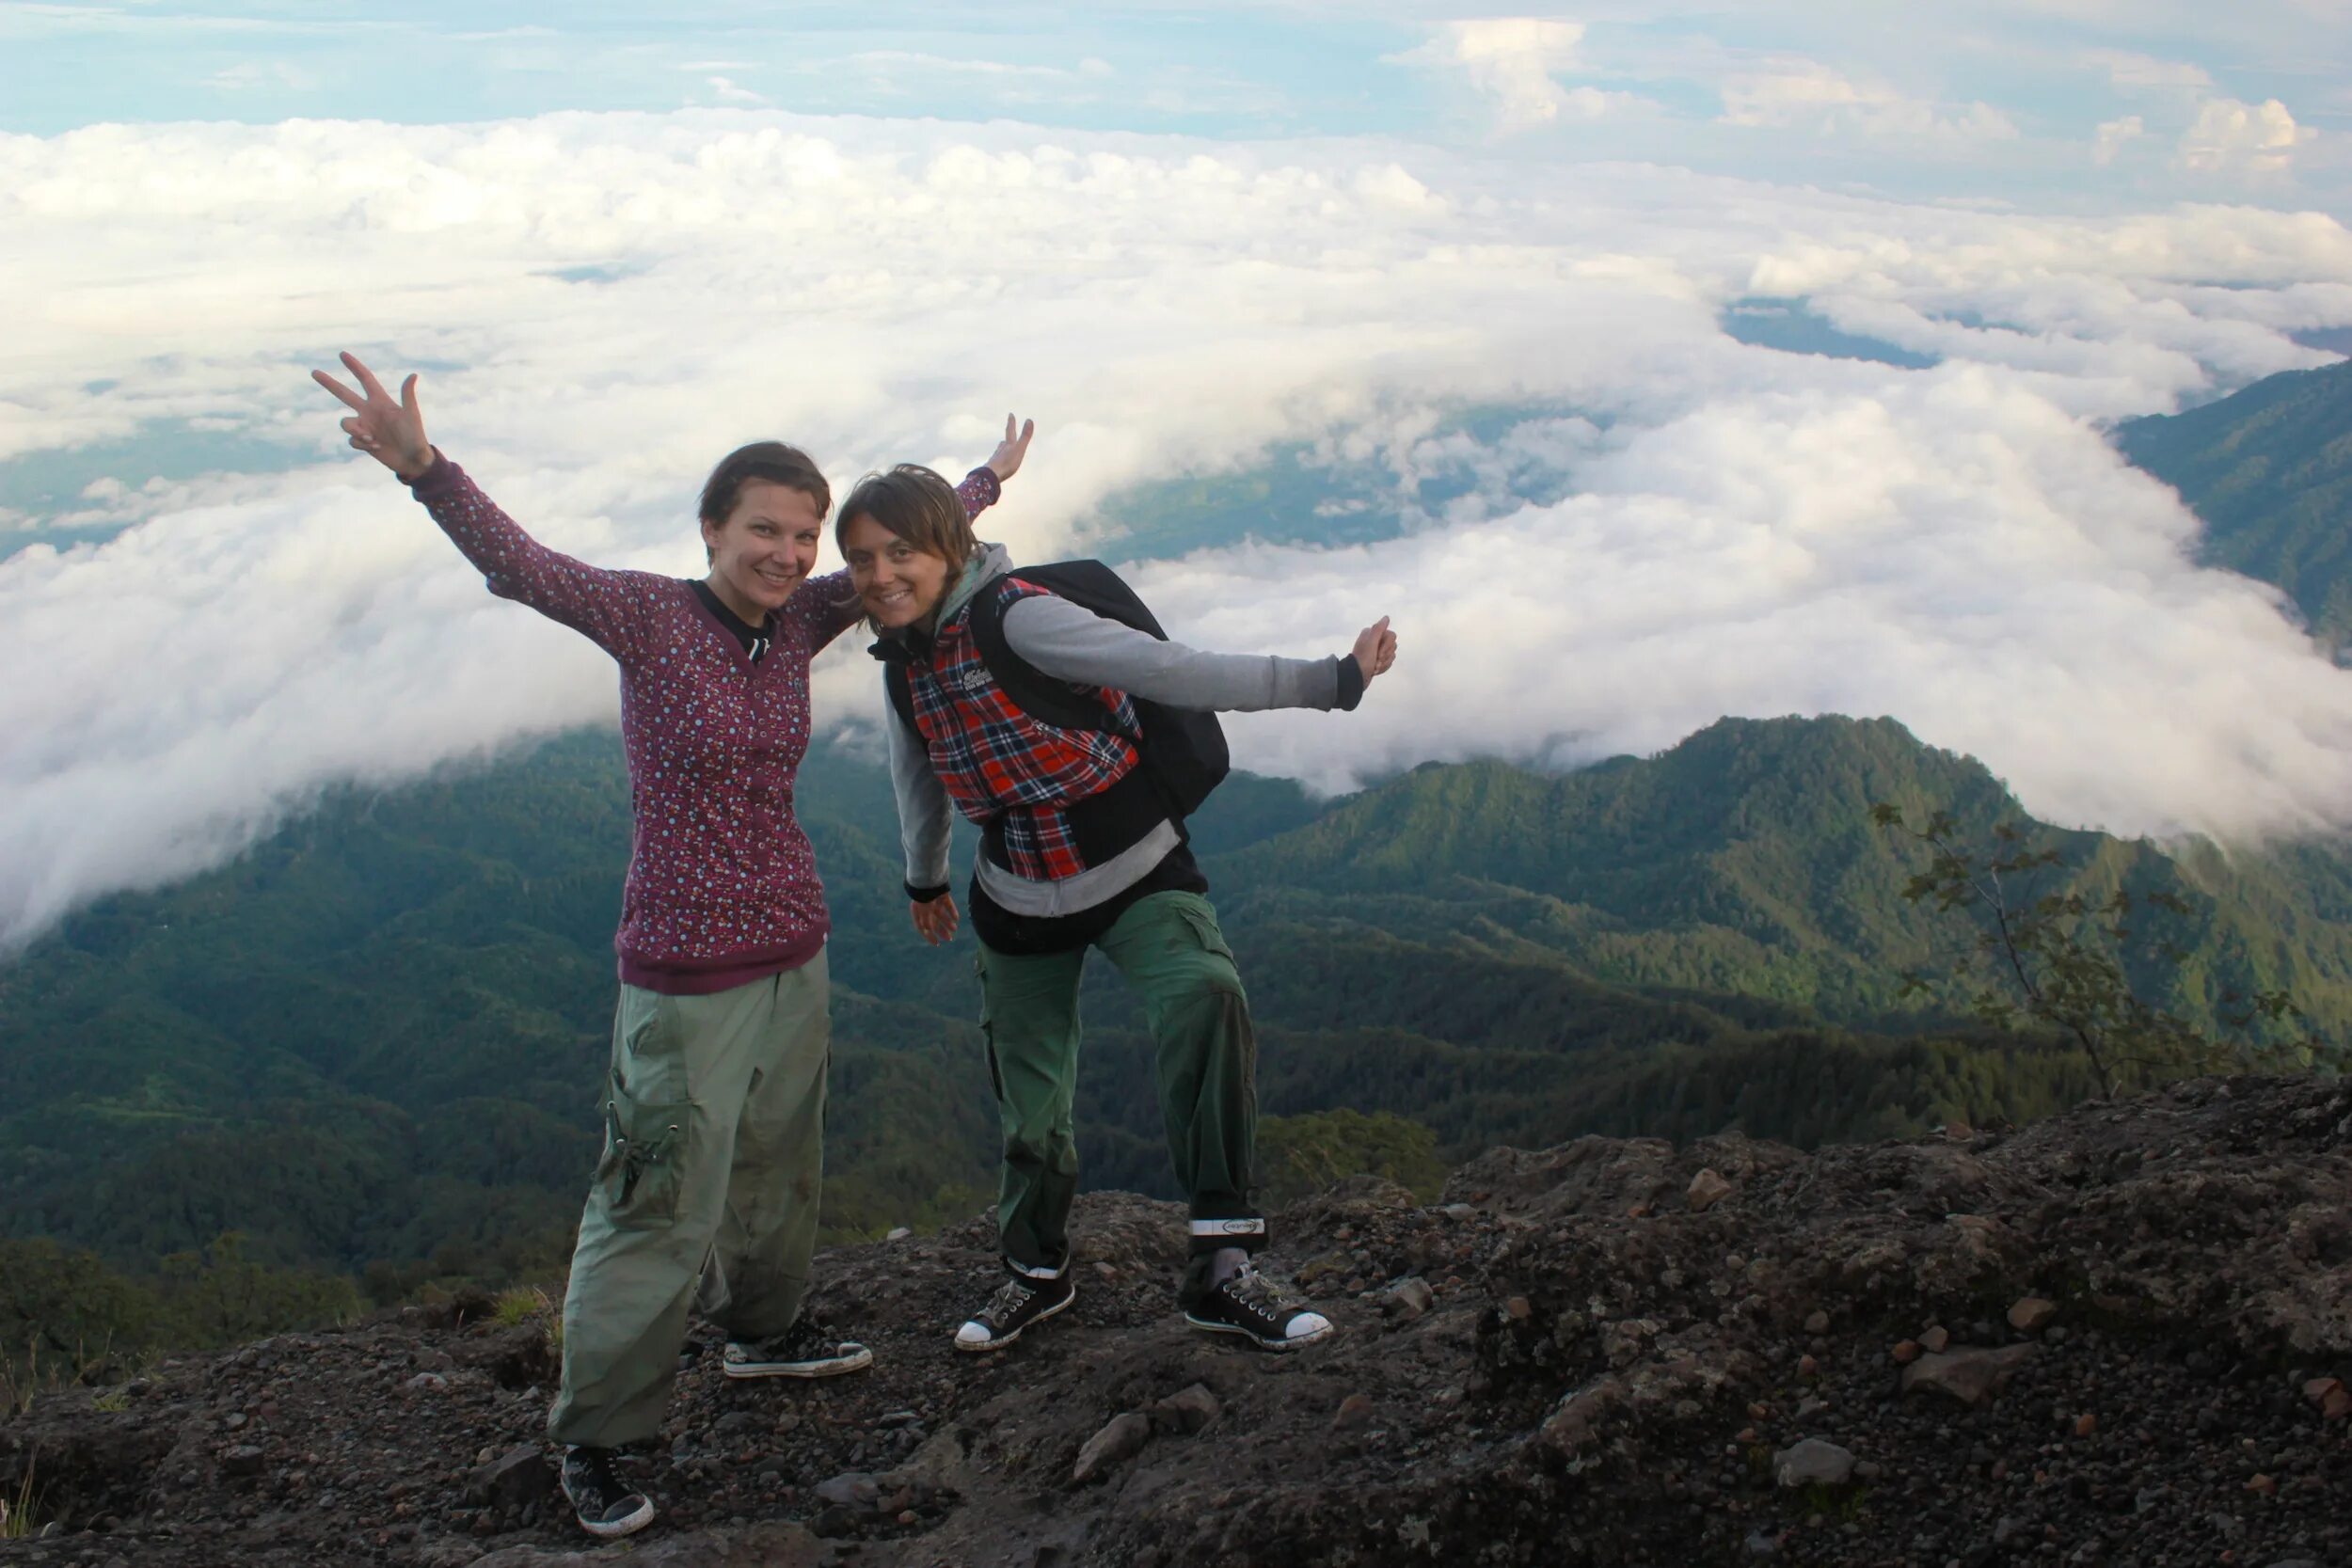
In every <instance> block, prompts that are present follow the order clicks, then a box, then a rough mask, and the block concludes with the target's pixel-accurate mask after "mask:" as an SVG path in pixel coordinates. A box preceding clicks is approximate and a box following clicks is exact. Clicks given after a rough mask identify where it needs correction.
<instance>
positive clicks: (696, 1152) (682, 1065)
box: [548, 950, 832, 1449]
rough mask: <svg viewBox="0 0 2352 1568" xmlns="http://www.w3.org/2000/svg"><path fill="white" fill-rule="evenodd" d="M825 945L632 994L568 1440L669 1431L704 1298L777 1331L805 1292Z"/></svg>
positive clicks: (569, 1309)
mask: <svg viewBox="0 0 2352 1568" xmlns="http://www.w3.org/2000/svg"><path fill="white" fill-rule="evenodd" d="M827 997H828V983H827V972H826V965H825V955H824V953H823V952H822V951H821V950H820V951H819V952H818V955H817V956H816V957H815V958H811V959H810V960H809V961H808V962H807V963H805V964H803V965H802V966H801V967H800V968H798V969H788V970H786V971H784V972H783V973H782V974H771V975H769V976H768V977H766V978H765V979H760V980H755V981H753V982H752V983H750V984H749V985H743V986H738V987H736V988H735V989H733V990H723V991H719V992H716V993H714V994H712V995H709V996H663V995H660V993H658V992H655V991H649V990H640V989H639V988H637V987H635V986H628V985H624V986H623V987H622V988H621V1000H620V1006H618V1008H617V1009H615V1011H614V1013H613V1019H612V1069H611V1070H610V1071H609V1072H608V1073H607V1074H606V1077H605V1089H604V1158H603V1159H602V1160H601V1161H600V1162H599V1163H598V1164H597V1166H596V1181H595V1183H594V1185H592V1186H591V1187H590V1188H589V1190H588V1205H587V1208H586V1210H585V1211H584V1212H582V1213H581V1214H580V1243H579V1245H578V1246H577V1247H576V1248H575V1249H574V1250H573V1253H572V1279H571V1288H570V1290H569V1291H567V1292H566V1293H565V1294H564V1384H563V1387H562V1389H561V1390H560V1391H559V1392H558V1393H557V1395H556V1399H555V1406H554V1408H553V1409H552V1410H550V1411H549V1412H548V1434H549V1435H550V1436H552V1437H554V1438H555V1439H556V1441H558V1442H561V1443H580V1444H584V1445H587V1446H589V1447H593V1448H607V1449H609V1448H618V1447H620V1446H621V1445H623V1444H625V1443H633V1442H638V1441H642V1440H644V1439H646V1438H650V1437H653V1436H656V1435H657V1434H659V1433H660V1430H661V1418H662V1415H663V1412H664V1410H665V1409H666V1408H667V1406H668V1404H669V1400H670V1387H671V1385H672V1384H673V1383H674V1382H675V1379H676V1376H677V1357H678V1347H679V1346H680V1345H681V1344H683V1343H684V1342H685V1338H686V1315H687V1312H688V1310H689V1309H690V1308H691V1307H695V1306H697V1305H699V1306H700V1307H701V1308H702V1310H703V1313H704V1315H705V1316H707V1317H708V1318H709V1319H710V1320H711V1321H712V1322H713V1323H717V1324H718V1325H719V1326H720V1327H721V1328H723V1329H724V1330H725V1331H726V1333H727V1335H728V1336H729V1338H740V1339H758V1338H767V1337H768V1336H770V1335H774V1334H781V1333H783V1332H784V1331H785V1330H786V1329H787V1328H789V1327H791V1326H792V1323H793V1320H794V1319H795V1318H797V1317H798V1316H799V1315H800V1310H801V1303H802V1301H803V1298H804V1297H805V1296H806V1295H807V1293H808V1264H809V1255H810V1253H811V1252H812V1251H813V1250H814V1248H815V1246H816V1243H817V1206H818V1197H819V1195H820V1184H821V1181H822V1177H823V1170H824V1136H825V1064H826V1060H827V1057H828V1055H829V1054H830V1052H831V1049H832V1022H831V1019H830V1016H829V1015H828V1012H827V1009H826V1004H827Z"/></svg>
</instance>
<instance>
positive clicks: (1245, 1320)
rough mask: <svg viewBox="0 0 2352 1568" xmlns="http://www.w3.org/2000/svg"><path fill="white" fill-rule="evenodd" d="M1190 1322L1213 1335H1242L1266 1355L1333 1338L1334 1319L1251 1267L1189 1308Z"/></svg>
mask: <svg viewBox="0 0 2352 1568" xmlns="http://www.w3.org/2000/svg"><path fill="white" fill-rule="evenodd" d="M1184 1322H1186V1323H1190V1324H1192V1326H1193V1327H1195V1328H1199V1329H1205V1330H1207V1331H1208V1332H1209V1333H1211V1334H1238V1335H1240V1336H1241V1337H1242V1338H1245V1339H1248V1340H1249V1341H1250V1342H1251V1343H1252V1344H1255V1345H1257V1346H1258V1347H1259V1348H1260V1349H1262V1350H1296V1349H1298V1348H1299V1347H1300V1346H1302V1345H1311V1344H1314V1343H1316V1342H1317V1341H1319V1340H1323V1339H1328V1338H1330V1337H1331V1333H1332V1329H1331V1320H1330V1319H1328V1318H1327V1317H1325V1316H1324V1315H1323V1314H1322V1313H1320V1312H1317V1311H1315V1310H1313V1309H1312V1308H1311V1307H1308V1305H1307V1299H1306V1298H1305V1297H1304V1296H1302V1295H1300V1294H1299V1293H1298V1292H1297V1291H1294V1290H1292V1289H1291V1288H1290V1287H1289V1286H1287V1285H1284V1284H1281V1283H1279V1282H1278V1281H1276V1280H1272V1279H1269V1278H1267V1277H1266V1276H1265V1275H1262V1274H1260V1273H1259V1272H1258V1271H1257V1270H1256V1269H1254V1268H1251V1267H1250V1266H1249V1265H1248V1264H1247V1263H1245V1264H1243V1265H1242V1269H1241V1272H1240V1273H1239V1274H1237V1275H1233V1276H1232V1278H1230V1279H1228V1280H1226V1281H1225V1282H1224V1283H1223V1284H1222V1285H1219V1286H1217V1287H1216V1288H1215V1289H1214V1290H1211V1291H1208V1292H1206V1293H1205V1294H1203V1295H1202V1296H1201V1297H1200V1300H1199V1301H1196V1302H1194V1303H1193V1304H1192V1305H1191V1306H1189V1307H1185V1308H1184Z"/></svg>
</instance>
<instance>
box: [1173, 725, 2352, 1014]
mask: <svg viewBox="0 0 2352 1568" xmlns="http://www.w3.org/2000/svg"><path fill="white" fill-rule="evenodd" d="M1877 800H1890V801H1893V802H1895V803H1897V804H1899V805H1900V806H1903V807H1904V808H1905V809H1906V810H1907V811H1909V812H1910V813H1911V814H1912V815H1913V816H1915V818H1924V816H1926V815H1927V814H1928V812H1929V811H1931V810H1932V809H1942V810H1946V811H1948V812H1950V813H1951V814H1952V815H1953V816H1955V817H1956V818H1957V819H1958V821H1959V822H1960V824H1961V828H1962V831H1963V833H1968V834H1974V835H1976V836H1978V837H1979V838H1981V837H1983V836H1984V835H1986V834H1988V833H1989V832H1990V831H1991V830H1992V828H1993V827H1994V824H1995V823H1997V822H2001V821H2022V820H2025V814H2024V813H2023V812H2022V811H2020V810H2019V808H2018V807H2017V805H2016V803H2015V802H2014V801H2013V800H2011V799H2010V797H2009V795H2008V793H2007V792H2006V791H2005V790H2004V789H2003V788H2002V787H2001V785H2000V784H1999V782H1998V781H1997V780H1995V779H1994V777H1993V776H1992V775H1991V774H1990V773H1988V772H1986V771H1985V770H1984V768H1981V767H1980V766H1979V765H1978V764H1977V763H1975V762H1973V761H1970V760H1968V759H1966V758H1963V757H1959V756H1955V755H1953V754H1951V753H1949V752H1938V751H1935V750H1933V749H1931V748H1927V747H1923V746H1921V745H1920V744H1919V743H1918V742H1917V741H1916V740H1915V739H1914V738H1913V737H1912V736H1911V735H1910V734H1909V732H1907V731H1905V730H1904V729H1903V728H1902V727H1901V726H1900V725H1899V724H1897V723H1895V722H1894V721H1891V720H1883V719H1882V720H1867V721H1860V720H1850V719H1836V718H1829V719H1811V720H1796V719H1785V720H1773V721H1749V720H1724V721H1721V722H1718V723H1716V724H1714V725H1712V726H1710V727H1708V729H1706V730H1703V731H1701V732H1700V733H1698V734H1697V735H1695V736H1692V737H1690V738H1689V739H1688V740H1685V741H1684V742H1682V743H1681V744H1680V745H1678V746H1677V747H1675V748H1674V749H1673V750H1672V751H1669V752H1663V753H1661V755H1659V756H1657V757H1654V758H1651V759H1648V760H1647V761H1634V760H1632V759H1629V758H1626V759H1619V760H1617V761H1615V762H1613V763H1608V764H1604V765H1602V766H1600V767H1597V768H1589V769H1587V770H1585V771H1582V772H1580V773H1574V774H1569V775H1567V776H1565V777H1558V778H1553V777H1546V776H1542V775H1538V774H1534V773H1529V772H1526V771H1524V770H1521V769H1518V768H1511V767H1508V766H1507V765H1504V764H1501V763H1474V764H1470V765H1466V766H1462V767H1445V768H1437V767H1431V768H1421V769H1418V770H1416V771H1415V772H1413V773H1411V774H1409V775H1407V776H1406V777H1405V778H1403V779H1401V780H1398V781H1396V782H1395V783H1393V784H1391V785H1390V786H1388V787H1386V788H1383V789H1379V790H1375V791H1371V792H1368V793H1367V794H1365V795H1363V796H1360V797H1358V798H1356V799H1354V800H1348V801H1345V802H1343V803H1341V804H1339V805H1337V806H1336V807H1335V808H1334V809H1333V810H1332V811H1331V812H1330V813H1328V814H1327V816H1325V817H1324V818H1323V819H1322V820H1321V821H1319V822H1316V823H1314V824H1313V825H1311V826H1310V827H1308V828H1304V829H1301V830H1299V831H1297V832H1292V833H1288V834H1285V835H1282V836H1280V837H1278V838H1275V839H1273V840H1270V841H1268V842H1266V843H1264V844H1263V845H1260V846H1258V847H1255V848H1253V849H1252V850H1251V851H1250V852H1249V853H1248V855H1247V856H1240V857H1228V858H1225V859H1222V860H1218V861H1215V862H1213V863H1212V867H1211V869H1212V875H1213V876H1214V877H1216V879H1217V880H1218V881H1219V883H1220V885H1221V886H1222V887H1223V888H1224V889H1225V897H1226V904H1227V907H1228V908H1229V909H1230V910H1231V911H1232V913H1233V916H1234V920H1235V923H1236V925H1237V926H1238V927H1240V929H1242V930H1243V931H1244V932H1245V933H1248V932H1249V931H1250V930H1251V926H1252V923H1253V922H1256V921H1261V920H1263V921H1265V922H1267V923H1269V924H1272V923H1284V922H1287V923H1291V924H1294V925H1295V924H1298V923H1302V922H1303V923H1306V924H1308V925H1314V924H1316V923H1318V922H1320V923H1321V924H1323V925H1324V926H1327V927H1334V928H1336V927H1340V926H1341V925H1343V923H1345V922H1349V921H1358V922H1370V923H1373V924H1375V925H1377V926H1379V927H1382V928H1384V929H1386V930H1390V931H1403V930H1409V931H1411V932H1413V933H1414V934H1415V935H1416V937H1417V939H1418V940H1420V941H1422V942H1430V943H1436V944H1438V945H1451V946H1456V947H1460V948H1462V949H1464V950H1465V951H1470V952H1473V953H1484V952H1492V951H1497V950H1514V949H1515V950H1518V951H1522V952H1526V953H1538V954H1543V955H1547V956H1549V957H1551V958H1556V959H1557V960H1559V961H1562V962H1565V963H1566V964H1568V965H1569V966H1571V967H1572V968H1573V970H1574V971H1575V973H1577V974H1580V975H1581V976H1584V977H1585V978H1587V979H1588V980H1590V981H1593V982H1597V983H1600V984H1604V985H1609V986H1614V987H1621V988H1632V989H1634V990H1643V991H1648V992H1656V991H1658V990H1661V988H1672V989H1675V990H1684V991H1692V992H1705V993H1720V992H1737V993H1740V994H1741V995H1743V996H1746V997H1749V998H1762V999H1771V1000H1774V1001H1778V1002H1781V1003H1785V1004H1789V1005H1791V1006H1795V1007H1799V1008H1803V1009H1810V1010H1811V1012H1812V1013H1815V1014H1818V1015H1819V1016H1820V1017H1821V1018H1824V1019H1828V1020H1832V1021H1836V1022H1843V1023H1846V1024H1849V1025H1854V1026H1869V1025H1884V1024H1887V1023H1889V1022H1894V1019H1893V1016H1892V1015H1894V1014H1896V1013H1897V1012H1898V1011H1899V1010H1901V1009H1903V1008H1904V1007H1905V1006H1906V1004H1905V1003H1904V1002H1903V1001H1902V1000H1901V997H1900V992H1901V990H1902V975H1903V974H1905V973H1906V972H1908V971H1913V970H1918V969H1932V968H1935V967H1938V966H1939V965H1941V964H1943V963H1944V962H1946V961H1947V960H1948V958H1950V956H1951V953H1952V949H1953V938H1954V933H1955V930H1956V927H1954V925H1953V923H1952V922H1951V921H1950V920H1948V919H1938V918H1936V917H1935V916H1933V915H1932V914H1931V913H1929V912H1927V911H1922V910H1920V909H1918V908H1916V907H1915V906H1913V905H1912V904H1910V903H1908V902H1907V901H1905V900H1904V899H1903V898H1902V896H1901V890H1902V888H1903V885H1904V883H1905V882H1906V880H1907V879H1908V878H1909V876H1910V874H1911V871H1912V870H1913V869H1914V868H1915V864H1916V857H1915V855H1911V854H1907V853H1905V852H1904V851H1903V850H1902V849H1901V848H1900V847H1899V846H1897V845H1895V844H1894V843H1892V842H1890V841H1889V839H1888V838H1887V837H1886V835H1884V834H1883V833H1882V832H1878V831H1877V830H1875V829H1873V828H1872V827H1871V825H1870V820H1869V808H1870V805H1871V803H1872V802H1874V801H1877ZM2043 832H2044V836H2045V838H2046V840H2047V841H2048V842H2050V843H2052V844H2054V845H2056V846H2057V847H2059V848H2060V850H2061V852H2062V853H2063V854H2064V855H2065V856H2066V858H2067V859H2068V861H2069V862H2070V863H2073V864H2074V865H2075V866H2076V867H2078V868H2079V869H2078V870H2077V872H2076V873H2075V874H2074V876H2073V877H2071V878H2070V879H2064V880H2056V879H2054V880H2052V881H2051V882H2050V883H2049V884H2048V886H2047V888H2046V891H2052V892H2056V891H2061V890H2063V889H2064V888H2067V887H2080V888H2082V889H2084V890H2086V891H2089V892H2091V893H2095V894H2099V895H2105V894H2106V893H2109V892H2112V891H2114V890H2116V889H2119V888H2121V889H2127V890H2129V891H2131V892H2132V893H2133V894H2134V895H2146V894H2148V893H2150V892H2156V891H2161V892H2166V893H2170V894H2173V895H2178V896H2181V897H2184V898H2186V899H2188V900H2189V901H2190V902H2191V903H2192V904H2194V905H2196V906H2198V908H2199V910H2200V911H2201V913H2200V914H2199V915H2197V916H2196V917H2194V918H2193V919H2192V920H2191V921H2190V923H2189V924H2188V926H2187V927H2185V929H2184V930H2183V931H2182V932H2181V935H2182V937H2183V939H2184V945H2185V946H2186V947H2187V948H2188V950H2189V952H2188V956H2187V958H2185V960H2184V961H2183V962H2182V963H2181V964H2180V965H2179V966H2178V969H2177V971H2175V970H2174V968H2173V966H2171V965H2169V964H2160V963H2158V962H2157V961H2156V960H2155V959H2154V958H2153V955H2151V956H2150V957H2149V959H2148V961H2147V963H2146V964H2145V965H2144V966H2143V968H2142V970H2141V972H2140V978H2141V979H2142V980H2144V981H2145V982H2147V983H2148V985H2149V986H2150V987H2151V988H2152V990H2155V991H2156V993H2157V994H2161V995H2163V996H2164V997H2165V999H2166V1000H2167V1001H2168V1002H2169V1003H2171V1004H2173V1005H2175V1006H2179V1007H2180V1008H2181V1009H2182V1010H2183V1011H2185V1013H2187V1014H2188V1015H2190V1016H2192V1017H2195V1018H2199V1019H2201V1020H2204V1021H2208V1022H2209V1021H2211V1020H2212V1019H2213V1018H2214V1016H2215V1013H2216V1011H2217V1007H2218V1006H2220V1004H2221V1001H2222V998H2223V996H2224V995H2225V994H2227V993H2231V992H2236V993H2241V994H2242V993H2246V992H2249V991H2252V990H2268V989H2272V988H2274V987H2277V986H2280V985H2291V986H2292V987H2293V989H2294V990H2296V993H2297V994H2298V995H2299V996H2301V997H2303V998H2304V999H2305V1002H2306V1005H2307V1006H2309V1008H2310V1009H2311V1011H2312V1016H2313V1018H2314V1020H2316V1021H2317V1022H2320V1023H2321V1024H2323V1025H2324V1026H2326V1027H2329V1028H2333V1029H2339V1030H2341V1029H2342V1028H2344V1026H2345V1025H2347V1024H2352V931H2348V930H2347V928H2346V927H2344V926H2343V925H2341V924H2340V923H2339V922H2337V921H2336V920H2335V919H2334V918H2333V917H2332V915H2333V911H2336V910H2337V909H2340V908H2341V907H2342V906H2341V896H2342V894H2341V883H2340V877H2341V872H2340V871H2338V870H2337V869H2336V867H2338V866H2339V864H2340V861H2339V860H2338V858H2337V857H2334V856H2332V855H2330V854H2328V853H2326V852H2323V851H2318V850H2306V851H2302V852H2300V853H2299V854H2297V855H2294V856H2287V857H2276V856H2273V857H2263V856H2253V857H2238V858H2235V859H2231V858H2226V857H2223V856H2220V855H2218V854H2199V855H2191V856H2186V857H2184V858H2182V859H2178V860H2176V859H2174V858H2171V857H2168V856H2166V855H2164V854H2161V853H2159V852H2157V851H2156V850H2154V849H2153V848H2151V847H2147V846H2144V845H2137V844H2126V843H2122V842H2119V841H2116V840H2113V839H2109V838H2106V837H2105V836H2103V835H2100V834H2096V833H2068V832H2058V831H2057V830H2043ZM2167 976H2169V977H2171V978H2172V979H2173V981H2174V982H2175V983H2173V984H2169V985H2162V986H2160V985H2159V984H2158V982H2159V980H2160V978H2162V977H2167ZM1911 1006H1915V1004H1912V1005H1911Z"/></svg>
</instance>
